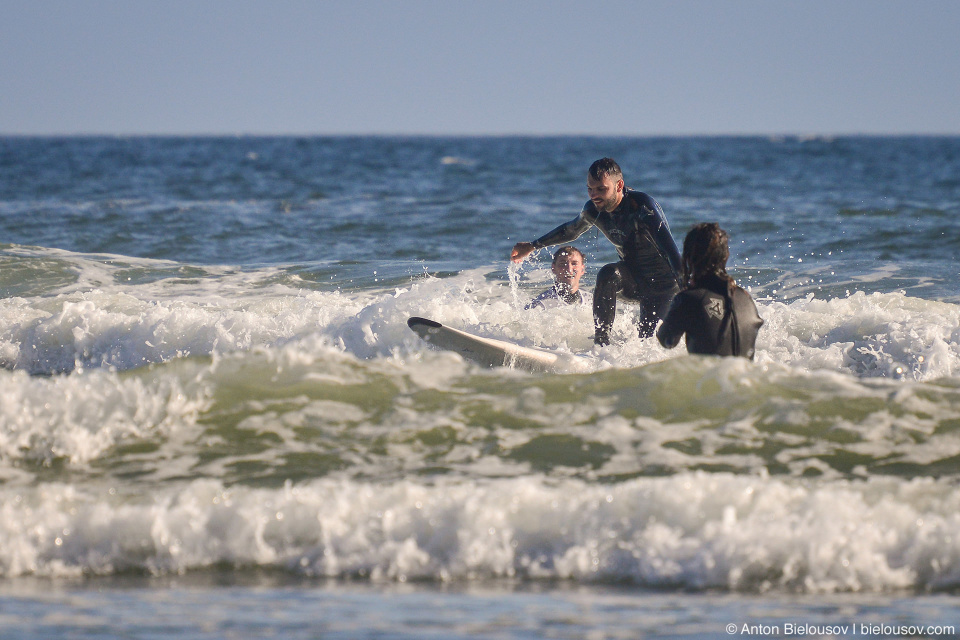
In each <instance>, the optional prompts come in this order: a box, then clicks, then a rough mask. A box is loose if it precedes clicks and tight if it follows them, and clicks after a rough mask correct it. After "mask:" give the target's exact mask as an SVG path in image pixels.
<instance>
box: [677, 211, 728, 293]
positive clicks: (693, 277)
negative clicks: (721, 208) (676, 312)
mask: <svg viewBox="0 0 960 640" xmlns="http://www.w3.org/2000/svg"><path fill="white" fill-rule="evenodd" d="M729 257H730V246H729V239H728V236H727V232H726V231H724V230H723V229H721V228H720V225H718V224H717V223H716V222H701V223H700V224H695V225H693V227H691V228H690V231H689V232H687V237H686V238H685V239H684V241H683V281H684V282H685V283H686V284H687V286H690V287H694V286H696V285H697V283H698V282H699V281H700V280H701V279H703V278H704V277H705V276H710V275H713V276H717V277H718V278H720V279H721V280H725V281H726V283H727V288H728V289H729V288H732V287H733V278H731V277H730V276H729V275H727V258H729Z"/></svg>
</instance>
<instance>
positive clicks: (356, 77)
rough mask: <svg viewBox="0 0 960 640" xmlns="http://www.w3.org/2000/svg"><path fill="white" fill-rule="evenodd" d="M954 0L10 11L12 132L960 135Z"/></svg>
mask: <svg viewBox="0 0 960 640" xmlns="http://www.w3.org/2000/svg"><path fill="white" fill-rule="evenodd" d="M958 34H960V2H957V1H954V0H949V1H947V0H903V1H891V0H873V1H870V0H846V1H845V0H797V1H784V2H781V1H777V0H728V1H719V0H717V1H708V0H701V1H688V0H663V1H652V0H651V1H644V0H637V1H633V2H629V1H610V2H605V1H603V0H599V1H596V2H568V1H566V0H542V1H541V0H474V1H468V0H394V1H387V0H336V1H328V0H314V1H306V0H290V1H285V0H270V1H268V0H262V1H260V0H257V1H255V0H183V1H179V0H144V1H139V0H0V134H74V133H104V134H371V133H373V134H380V133H385V134H533V135H539V134H616V135H660V134H741V133H747V134H753V133H756V134H781V133H782V134H791V133H794V134H842V133H867V134H902V133H908V134H909V133H919V134H928V133H931V134H960V35H958Z"/></svg>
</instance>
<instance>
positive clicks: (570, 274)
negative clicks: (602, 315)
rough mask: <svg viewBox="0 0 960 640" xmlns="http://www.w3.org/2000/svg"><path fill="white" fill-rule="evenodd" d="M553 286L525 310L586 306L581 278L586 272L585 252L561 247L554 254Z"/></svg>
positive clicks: (571, 247) (552, 268) (570, 247)
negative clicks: (572, 305) (571, 305)
mask: <svg viewBox="0 0 960 640" xmlns="http://www.w3.org/2000/svg"><path fill="white" fill-rule="evenodd" d="M550 268H551V270H552V271H553V286H552V287H550V288H549V289H547V290H546V291H544V292H543V293H541V294H540V295H538V296H537V297H536V298H534V299H533V300H532V301H531V302H530V304H528V305H527V306H526V307H524V308H525V309H534V308H537V307H539V308H541V309H547V308H553V307H560V306H563V305H570V304H574V305H576V304H584V303H586V302H587V297H588V296H587V295H586V294H584V292H583V291H581V290H580V278H582V277H583V274H584V272H585V271H586V268H587V265H586V260H585V259H584V257H583V252H582V251H580V249H577V248H576V247H573V246H568V247H560V248H559V249H557V252H556V253H554V254H553V264H552V265H551V266H550Z"/></svg>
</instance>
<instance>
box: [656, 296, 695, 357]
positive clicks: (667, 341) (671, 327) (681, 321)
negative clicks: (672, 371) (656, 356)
mask: <svg viewBox="0 0 960 640" xmlns="http://www.w3.org/2000/svg"><path fill="white" fill-rule="evenodd" d="M687 298H688V296H685V295H683V293H682V292H681V293H680V294H678V295H677V296H676V297H675V298H674V299H673V302H672V303H671V305H670V310H669V311H667V315H666V317H664V319H663V323H662V324H661V325H660V328H659V329H657V340H659V341H660V344H661V345H662V346H664V347H665V348H667V349H673V348H674V347H675V346H677V345H678V344H680V338H682V337H683V334H685V333H686V332H687V322H686V320H687V316H688V315H689V314H688V313H687V311H686V309H685V307H686V304H685V303H686V300H687Z"/></svg>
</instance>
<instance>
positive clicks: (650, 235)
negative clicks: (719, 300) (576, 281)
mask: <svg viewBox="0 0 960 640" xmlns="http://www.w3.org/2000/svg"><path fill="white" fill-rule="evenodd" d="M587 195H588V196H589V198H590V199H589V200H588V201H587V203H586V204H585V205H583V210H582V211H581V212H580V215H578V216H577V217H576V218H574V219H573V220H571V221H570V222H567V223H564V224H562V225H560V226H559V227H557V228H556V229H554V230H553V231H550V232H549V233H547V234H546V235H544V236H541V237H540V238H538V239H537V240H534V241H533V242H518V243H517V244H516V245H514V247H513V251H512V252H511V253H510V259H511V260H513V261H514V262H522V261H523V259H524V258H526V257H527V256H528V255H530V254H531V253H532V252H533V251H534V250H536V249H541V248H543V247H549V246H550V245H555V244H561V243H564V242H570V241H571V240H574V239H576V238H579V237H580V236H581V235H582V234H583V233H584V232H585V231H586V230H587V229H589V228H590V227H593V226H596V227H597V228H598V229H600V231H601V232H602V233H603V235H604V236H606V238H607V240H609V241H610V243H611V244H613V246H614V248H616V250H617V253H618V254H619V256H620V261H619V262H614V263H612V264H608V265H605V266H604V267H603V268H602V269H600V273H598V274H597V286H596V289H595V290H594V293H593V324H594V336H593V340H594V342H595V343H596V344H598V345H606V344H610V329H611V328H612V327H613V320H614V317H615V316H616V311H617V295H618V294H621V295H623V297H624V298H627V299H629V300H633V301H636V302H639V303H640V305H641V314H640V319H639V321H638V322H637V330H638V333H639V335H640V337H641V338H647V337H650V336H652V335H653V332H654V329H655V328H656V326H657V322H658V321H659V320H660V319H661V318H662V317H663V316H664V314H666V312H667V309H669V308H670V302H671V301H672V300H673V296H674V295H676V294H677V292H678V291H680V282H681V281H680V250H679V249H677V244H676V242H674V240H673V236H671V235H670V227H669V226H668V225H667V219H666V217H664V215H663V209H661V208H660V205H659V204H658V203H657V201H656V200H654V199H653V198H651V197H650V196H648V195H647V194H645V193H642V192H640V191H634V190H633V189H629V188H627V187H626V186H625V185H624V182H623V172H622V171H621V170H620V166H619V165H618V164H617V163H616V161H614V160H613V159H612V158H602V159H600V160H597V161H596V162H594V163H593V164H592V165H591V166H590V169H589V171H588V172H587Z"/></svg>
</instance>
